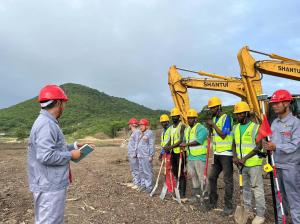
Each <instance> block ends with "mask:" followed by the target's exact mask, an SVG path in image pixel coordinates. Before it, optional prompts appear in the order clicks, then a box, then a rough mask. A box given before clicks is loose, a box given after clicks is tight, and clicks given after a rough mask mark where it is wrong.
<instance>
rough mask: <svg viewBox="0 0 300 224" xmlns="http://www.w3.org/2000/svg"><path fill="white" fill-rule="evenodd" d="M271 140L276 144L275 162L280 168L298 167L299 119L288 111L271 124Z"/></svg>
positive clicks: (299, 160)
mask: <svg viewBox="0 0 300 224" xmlns="http://www.w3.org/2000/svg"><path fill="white" fill-rule="evenodd" d="M271 129H272V132H273V134H272V135H271V142H273V143H274V144H275V145H276V151H275V152H274V160H275V164H276V166H277V167H278V168H281V169H290V168H294V167H295V166H299V167H300V120H299V119H298V118H297V117H295V116H293V115H292V113H289V114H288V115H287V116H286V117H285V118H283V119H279V118H276V119H275V120H274V121H273V122H272V125H271Z"/></svg>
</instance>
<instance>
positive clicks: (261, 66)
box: [168, 46, 300, 220]
mask: <svg viewBox="0 0 300 224" xmlns="http://www.w3.org/2000/svg"><path fill="white" fill-rule="evenodd" d="M250 52H252V53H257V54H261V55H264V56H267V57H269V58H271V60H259V61H256V60H255V59H254V58H253V57H252V56H251V54H250ZM237 57H238V61H239V65H240V77H232V76H220V75H217V74H212V73H207V72H204V71H191V70H187V69H181V68H176V66H174V65H173V66H171V68H170V70H169V78H168V84H169V87H170V90H171V94H172V97H173V101H174V104H175V106H176V107H178V108H179V109H180V111H181V114H182V119H183V122H184V123H187V111H188V109H189V108H190V104H189V96H188V91H187V89H188V88H195V89H206V90H213V91H222V92H227V93H230V94H234V95H236V96H238V97H240V98H241V100H243V101H246V102H247V103H248V104H249V106H250V109H251V111H252V114H254V115H255V118H257V120H261V119H262V115H263V112H264V111H262V108H265V105H267V108H268V97H267V96H266V95H264V94H263V92H262V85H261V80H262V79H263V74H268V75H272V76H276V77H281V78H287V79H291V80H297V81H300V61H297V60H294V59H290V58H285V57H282V56H279V55H276V54H266V53H263V52H259V51H254V50H250V49H249V48H248V47H247V46H245V47H243V48H241V49H240V51H239V53H238V56H237ZM179 70H182V71H186V72H192V73H196V74H198V75H200V76H203V77H205V78H201V79H200V78H183V77H182V76H181V75H180V73H179V72H178V71H179ZM293 98H294V99H293V102H292V112H293V114H294V115H296V116H298V117H299V115H300V95H293ZM268 115H269V120H272V119H274V117H275V116H274V113H272V109H271V108H270V109H269V111H268ZM270 118H271V119H270ZM271 160H272V159H271V155H270V153H268V161H269V162H270V161H271ZM270 181H271V189H272V199H273V209H274V216H275V220H277V210H276V199H275V190H274V189H275V188H274V180H273V172H270Z"/></svg>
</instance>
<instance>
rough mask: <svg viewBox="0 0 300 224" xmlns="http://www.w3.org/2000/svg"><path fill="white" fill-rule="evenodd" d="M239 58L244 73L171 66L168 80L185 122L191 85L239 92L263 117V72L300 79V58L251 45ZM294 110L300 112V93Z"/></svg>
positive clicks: (196, 87)
mask: <svg viewBox="0 0 300 224" xmlns="http://www.w3.org/2000/svg"><path fill="white" fill-rule="evenodd" d="M250 52H253V53H257V54H261V55H264V56H267V57H269V58H271V60H259V61H256V60H255V59H254V58H253V57H252V56H251V54H250ZM237 58H238V61H239V65H240V77H232V76H221V75H217V74H213V73H208V72H205V71H191V70H187V69H181V68H177V67H176V66H175V65H173V66H171V68H170V69H169V77H168V84H169V87H170V90H171V94H172V98H173V101H174V104H175V106H176V107H178V108H179V109H180V111H181V114H182V118H183V122H184V123H187V117H186V115H187V111H188V109H189V108H190V104H189V96H188V91H187V89H188V88H194V89H205V90H213V91H222V92H227V93H230V94H233V95H236V96H238V97H240V98H241V99H242V100H243V101H246V102H247V103H248V104H249V105H250V108H251V111H252V113H253V114H254V115H255V117H256V118H258V119H260V118H261V115H262V110H261V108H262V107H261V104H262V103H263V102H260V101H259V100H260V99H262V100H266V99H265V98H260V96H262V94H263V92H262V85H261V80H262V78H263V74H268V75H272V76H276V77H281V78H287V79H292V80H297V81H300V61H297V60H294V59H290V58H286V57H282V56H279V55H276V54H266V53H263V52H259V51H255V50H250V49H249V47H247V46H245V47H243V48H241V49H240V51H239V53H238V56H237ZM180 70H181V71H186V72H191V73H196V74H198V75H200V76H203V77H205V78H191V77H187V78H183V77H182V76H181V75H180V73H179V71H180ZM267 108H268V107H267ZM292 110H293V113H294V114H296V115H299V114H300V96H299V95H294V101H293V108H292ZM272 116H273V115H272V114H271V117H272Z"/></svg>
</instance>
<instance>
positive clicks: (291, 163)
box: [263, 89, 300, 224]
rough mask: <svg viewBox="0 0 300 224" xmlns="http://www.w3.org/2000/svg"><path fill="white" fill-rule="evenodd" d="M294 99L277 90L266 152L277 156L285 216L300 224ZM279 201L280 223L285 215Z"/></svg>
mask: <svg viewBox="0 0 300 224" xmlns="http://www.w3.org/2000/svg"><path fill="white" fill-rule="evenodd" d="M292 100H293V97H292V95H291V94H290V92H289V91H287V90H285V89H279V90H276V91H275V92H274V93H273V95H272V97H271V100H270V103H271V105H272V108H273V110H274V112H275V114H276V115H277V118H276V119H275V120H274V121H273V122H272V125H271V129H272V135H271V141H270V142H267V141H263V148H264V149H266V150H269V151H272V152H273V153H274V162H275V164H276V170H277V176H278V184H279V189H280V192H281V196H282V205H283V207H284V211H285V214H286V215H288V214H290V215H291V217H292V220H293V223H294V224H300V120H299V119H298V118H297V117H296V116H294V115H293V114H292V112H291V109H290V106H291V102H292ZM276 199H277V214H278V220H277V221H278V223H279V224H281V223H282V222H283V220H282V214H281V211H280V206H279V200H278V198H276Z"/></svg>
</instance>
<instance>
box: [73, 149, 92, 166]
mask: <svg viewBox="0 0 300 224" xmlns="http://www.w3.org/2000/svg"><path fill="white" fill-rule="evenodd" d="M79 150H80V153H81V155H80V157H79V158H78V159H75V160H72V161H73V162H75V163H78V162H79V161H80V160H82V159H83V158H84V157H86V156H87V155H88V154H90V153H91V152H92V151H93V150H94V149H93V148H92V147H91V146H89V145H88V144H85V145H83V146H82V147H81V148H80V149H79Z"/></svg>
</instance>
